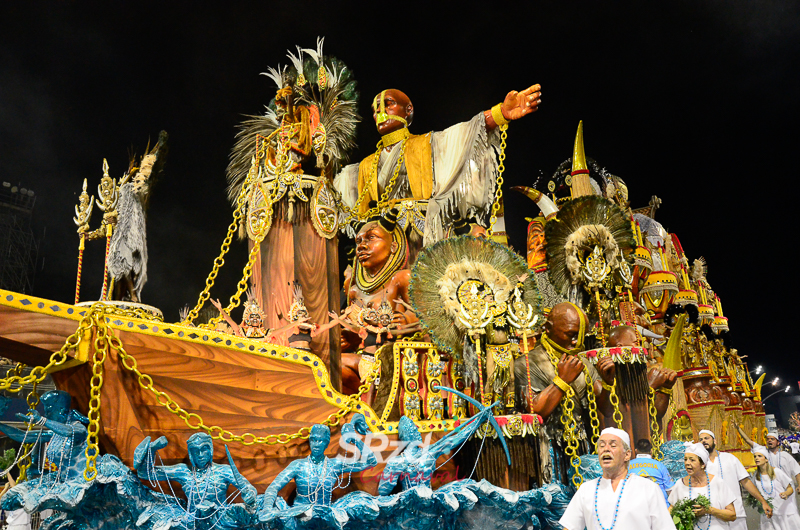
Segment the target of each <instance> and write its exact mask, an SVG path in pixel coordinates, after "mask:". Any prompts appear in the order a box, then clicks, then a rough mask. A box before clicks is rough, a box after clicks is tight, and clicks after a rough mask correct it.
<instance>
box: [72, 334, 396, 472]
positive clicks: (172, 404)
mask: <svg viewBox="0 0 800 530" xmlns="http://www.w3.org/2000/svg"><path fill="white" fill-rule="evenodd" d="M108 342H109V345H110V347H111V348H112V349H113V350H115V351H116V352H117V355H118V356H119V359H120V364H122V366H123V367H125V368H126V369H127V370H129V371H131V372H133V373H134V374H136V376H137V378H138V381H139V386H141V387H142V388H144V389H145V390H148V391H150V392H151V393H152V394H153V395H154V396H155V398H156V402H157V403H158V404H159V405H161V406H163V407H165V408H166V409H167V410H168V411H170V412H171V413H173V414H175V415H176V416H178V417H179V418H181V419H182V420H183V421H184V422H185V423H186V425H188V426H189V427H190V428H192V429H196V430H203V431H205V432H206V433H208V434H209V435H210V436H211V438H213V439H217V440H222V441H223V442H234V441H236V442H240V443H242V444H244V445H253V444H264V445H275V444H286V443H289V442H291V441H292V440H296V439H301V440H306V439H308V438H309V436H310V435H311V429H310V428H309V427H303V428H301V429H300V430H299V431H297V432H296V433H294V434H270V435H267V436H256V435H254V434H251V433H244V434H241V435H239V434H234V433H232V432H231V431H228V430H225V429H223V428H222V427H219V426H216V425H214V426H208V425H206V424H205V422H204V421H203V418H202V417H200V415H199V414H196V413H194V412H188V411H187V410H185V409H184V408H183V407H181V406H180V405H179V404H178V403H177V402H176V401H175V400H174V399H172V398H171V397H170V396H169V394H167V393H166V392H162V391H160V390H157V389H156V388H155V387H154V386H153V378H152V377H150V376H149V375H147V374H143V373H142V372H141V371H140V370H139V368H138V366H137V362H136V359H135V358H134V357H133V356H132V355H130V354H129V353H127V352H126V351H125V348H124V347H123V346H122V342H121V341H120V340H119V338H118V337H116V336H115V335H113V334H109V335H108ZM380 366H381V363H380V358H379V356H378V355H377V354H376V356H375V365H374V367H373V369H372V372H371V373H370V374H369V375H368V376H367V378H366V379H365V380H364V383H363V384H362V385H361V386H360V387H359V389H358V393H357V394H353V395H350V396H347V399H346V400H345V402H344V404H343V405H342V408H341V409H340V410H338V411H336V412H334V413H332V414H331V415H330V416H328V417H327V418H326V419H325V420H323V421H322V422H321V423H322V424H323V425H328V426H329V427H334V426H336V425H338V424H339V422H340V421H341V419H342V418H343V417H344V416H345V415H346V414H347V413H348V412H350V411H351V410H355V409H356V405H358V403H359V400H360V398H361V396H362V395H363V394H364V393H365V392H367V390H369V387H370V385H371V384H372V382H373V381H374V380H375V379H376V378H377V377H378V375H379V374H380ZM87 465H88V464H87Z"/></svg>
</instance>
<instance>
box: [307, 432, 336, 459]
mask: <svg viewBox="0 0 800 530" xmlns="http://www.w3.org/2000/svg"><path fill="white" fill-rule="evenodd" d="M330 441H331V436H330V434H327V435H326V434H325V433H324V432H322V431H321V430H318V431H314V432H312V433H311V436H310V437H309V438H308V443H309V445H310V446H311V456H312V457H313V458H314V459H320V458H322V456H323V455H324V454H325V449H326V448H327V447H328V443H330Z"/></svg>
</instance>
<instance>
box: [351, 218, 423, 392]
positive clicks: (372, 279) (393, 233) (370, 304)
mask: <svg viewBox="0 0 800 530" xmlns="http://www.w3.org/2000/svg"><path fill="white" fill-rule="evenodd" d="M395 215H396V213H395V212H394V211H390V212H389V213H388V214H387V215H386V216H384V217H376V218H373V219H371V220H369V221H368V222H366V223H364V224H363V225H362V226H361V227H360V229H359V231H358V234H357V236H356V260H355V267H354V268H353V273H352V277H351V279H350V282H349V284H348V290H347V303H348V305H347V307H346V308H345V310H344V313H343V315H342V318H341V319H340V320H339V321H340V323H341V324H342V325H343V326H344V327H346V328H347V329H349V330H350V331H351V332H352V333H343V334H342V352H343V353H342V381H343V386H344V389H345V392H348V393H352V392H354V391H356V390H357V389H358V386H359V384H360V382H361V381H362V380H363V379H364V378H365V377H366V376H367V375H368V374H369V372H370V371H371V369H372V366H373V364H374V361H375V359H374V356H375V353H376V352H377V350H378V348H379V347H380V346H381V345H383V344H385V343H386V341H387V340H391V339H393V338H394V337H395V336H397V335H403V334H405V333H408V332H409V331H412V330H415V329H417V326H418V319H417V317H416V315H415V314H414V312H413V311H411V310H410V309H408V306H406V305H405V304H408V303H409V298H408V285H409V281H410V279H411V271H409V270H408V269H407V268H406V263H407V259H408V250H407V248H408V247H407V243H406V240H405V236H404V234H403V231H402V230H400V229H399V228H398V227H397V225H396V216H395Z"/></svg>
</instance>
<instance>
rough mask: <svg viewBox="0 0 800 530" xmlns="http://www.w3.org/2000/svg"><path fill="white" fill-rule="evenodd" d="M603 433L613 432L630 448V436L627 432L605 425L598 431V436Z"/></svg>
mask: <svg viewBox="0 0 800 530" xmlns="http://www.w3.org/2000/svg"><path fill="white" fill-rule="evenodd" d="M604 434H613V435H614V436H616V437H617V438H619V439H620V440H622V441H623V442H625V445H627V446H628V448H630V446H631V437H630V436H628V433H627V432H625V431H623V430H622V429H615V428H614V427H606V428H605V429H603V430H602V431H601V432H600V436H603V435H604Z"/></svg>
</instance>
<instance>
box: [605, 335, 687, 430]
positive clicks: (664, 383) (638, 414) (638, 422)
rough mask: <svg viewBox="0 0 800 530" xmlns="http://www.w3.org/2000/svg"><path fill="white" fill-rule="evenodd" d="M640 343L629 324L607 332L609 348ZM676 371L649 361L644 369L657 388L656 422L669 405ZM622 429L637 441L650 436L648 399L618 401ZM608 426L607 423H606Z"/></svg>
mask: <svg viewBox="0 0 800 530" xmlns="http://www.w3.org/2000/svg"><path fill="white" fill-rule="evenodd" d="M619 346H631V347H633V346H640V344H639V337H638V335H637V333H636V330H635V329H634V328H632V327H630V326H617V327H615V328H614V329H612V330H611V333H609V335H608V347H609V348H614V347H619ZM677 378H678V373H677V372H676V371H675V370H670V369H668V368H664V366H663V365H662V364H661V363H656V364H652V365H650V366H649V367H648V369H647V384H648V385H649V386H650V388H652V389H653V390H655V391H656V393H655V405H656V418H657V420H658V423H659V425H660V424H661V418H662V417H663V416H664V414H665V413H666V411H667V407H669V400H670V395H671V390H672V387H673V386H675V381H676V380H677ZM620 411H621V412H622V425H623V427H622V428H623V429H624V430H626V431H628V432H631V433H633V437H634V438H635V439H637V440H640V439H642V438H648V439H649V438H650V427H649V425H650V410H649V404H648V403H647V402H631V403H623V402H620ZM606 425H608V422H607V423H606Z"/></svg>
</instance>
